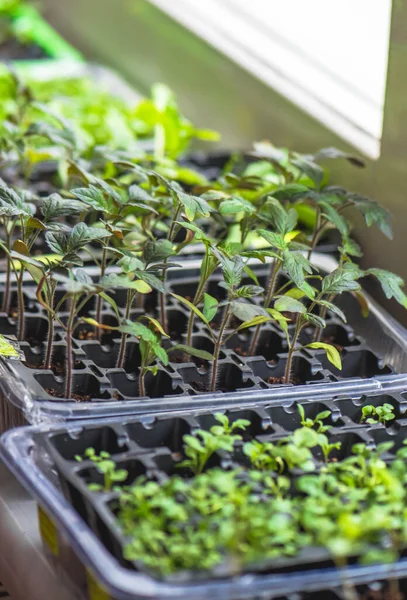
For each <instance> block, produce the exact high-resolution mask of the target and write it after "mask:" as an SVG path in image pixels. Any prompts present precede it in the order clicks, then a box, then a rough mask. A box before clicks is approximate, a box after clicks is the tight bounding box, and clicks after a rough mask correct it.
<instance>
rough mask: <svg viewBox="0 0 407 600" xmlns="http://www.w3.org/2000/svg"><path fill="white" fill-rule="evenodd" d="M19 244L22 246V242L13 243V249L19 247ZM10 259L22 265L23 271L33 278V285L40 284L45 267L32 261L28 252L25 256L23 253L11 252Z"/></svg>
mask: <svg viewBox="0 0 407 600" xmlns="http://www.w3.org/2000/svg"><path fill="white" fill-rule="evenodd" d="M21 244H23V242H21V240H16V241H15V242H14V245H13V247H14V248H16V247H21ZM24 245H25V244H24ZM27 250H28V249H27ZM10 257H11V258H12V259H16V260H19V261H20V262H21V263H22V264H23V265H24V267H25V269H26V270H27V271H28V272H29V273H30V275H31V277H32V278H33V280H34V281H35V283H37V284H39V283H40V281H41V280H42V278H43V275H44V271H45V270H46V268H45V265H43V264H42V263H40V262H39V261H36V260H35V259H33V258H32V257H31V256H30V255H29V252H28V254H27V255H26V254H25V253H24V254H21V253H19V252H16V251H15V250H14V251H13V252H11V253H10Z"/></svg>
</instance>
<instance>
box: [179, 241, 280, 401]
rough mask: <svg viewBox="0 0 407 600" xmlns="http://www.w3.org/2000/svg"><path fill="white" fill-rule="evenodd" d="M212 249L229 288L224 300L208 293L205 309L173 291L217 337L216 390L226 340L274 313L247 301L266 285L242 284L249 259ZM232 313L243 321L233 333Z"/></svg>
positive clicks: (213, 376) (212, 385)
mask: <svg viewBox="0 0 407 600" xmlns="http://www.w3.org/2000/svg"><path fill="white" fill-rule="evenodd" d="M212 252H213V253H214V255H215V256H216V258H217V259H218V261H219V264H220V267H221V269H222V273H223V278H224V281H223V282H222V286H223V287H224V288H225V289H226V290H227V298H226V300H225V301H224V302H221V303H219V302H218V301H217V300H216V299H215V298H213V297H212V296H210V295H209V294H206V293H204V306H203V310H202V312H201V311H200V309H199V308H197V307H196V306H195V305H194V304H193V303H192V302H190V301H189V300H186V299H185V298H183V297H182V296H179V295H178V294H173V296H174V298H176V299H177V300H178V301H179V302H181V303H182V304H184V305H185V306H187V307H188V308H189V309H190V310H191V311H193V312H194V313H195V315H196V316H197V317H198V318H199V319H200V320H201V321H202V322H203V323H204V325H206V328H207V331H208V333H209V335H210V337H211V339H212V341H213V344H214V350H213V356H212V372H211V377H210V383H209V391H211V392H214V391H215V390H216V384H217V379H218V366H219V355H220V351H221V348H222V346H223V344H225V343H226V342H227V341H228V340H229V339H230V338H232V337H233V336H234V335H235V334H236V333H237V332H238V331H241V330H243V329H247V328H249V327H255V326H256V325H258V324H260V323H265V322H266V321H270V320H271V316H270V314H269V313H267V312H266V311H265V310H264V309H263V308H261V307H258V306H256V305H255V304H249V303H248V302H245V299H251V298H253V297H255V296H257V295H258V294H260V293H261V292H262V291H263V288H261V287H259V286H255V285H244V286H241V285H240V284H241V281H242V277H243V273H244V268H245V263H244V262H243V259H242V258H241V257H240V256H234V257H233V258H229V257H228V256H226V255H225V254H224V253H223V252H221V251H220V250H218V249H214V248H213V249H212ZM218 311H219V312H220V313H221V315H222V316H221V321H220V325H219V329H218V330H217V331H216V330H215V331H214V329H213V328H212V326H211V323H212V321H213V320H214V318H215V316H216V315H217V314H218ZM273 312H275V314H276V315H277V316H278V317H280V318H281V319H283V320H284V317H282V315H280V314H279V313H278V312H277V311H273ZM232 316H234V317H236V318H237V319H238V320H239V321H242V323H241V324H240V325H237V326H233V327H232V331H231V333H226V331H227V330H228V328H229V327H230V320H231V318H232ZM186 351H187V352H189V353H191V354H193V353H194V349H193V348H191V347H188V348H187V349H186Z"/></svg>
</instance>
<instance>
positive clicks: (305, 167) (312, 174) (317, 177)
mask: <svg viewBox="0 0 407 600" xmlns="http://www.w3.org/2000/svg"><path fill="white" fill-rule="evenodd" d="M291 162H292V163H293V165H295V166H296V167H297V168H298V169H299V170H300V171H302V172H303V173H305V175H307V177H309V178H310V179H311V181H313V182H314V183H315V185H316V187H317V188H319V187H320V185H321V183H322V182H323V180H324V175H325V174H324V170H323V169H322V167H320V166H319V165H317V163H315V162H313V160H311V159H308V158H306V157H305V156H298V158H295V159H294V160H292V161H291Z"/></svg>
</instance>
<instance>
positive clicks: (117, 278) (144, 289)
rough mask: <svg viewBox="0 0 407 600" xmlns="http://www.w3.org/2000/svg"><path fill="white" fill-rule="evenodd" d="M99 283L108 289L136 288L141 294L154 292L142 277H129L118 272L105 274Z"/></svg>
mask: <svg viewBox="0 0 407 600" xmlns="http://www.w3.org/2000/svg"><path fill="white" fill-rule="evenodd" d="M98 285H100V286H102V287H104V288H105V289H108V290H114V289H115V288H121V289H126V290H136V291H137V292H139V293H140V294H149V293H150V292H152V288H151V287H150V286H149V285H148V283H146V282H145V281H142V280H141V279H133V280H132V279H129V277H128V276H127V275H119V274H117V273H109V274H108V275H104V276H103V277H102V278H101V279H100V280H99V283H98Z"/></svg>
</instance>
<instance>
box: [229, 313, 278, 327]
mask: <svg viewBox="0 0 407 600" xmlns="http://www.w3.org/2000/svg"><path fill="white" fill-rule="evenodd" d="M267 321H271V318H270V317H268V316H266V315H258V316H257V317H254V318H253V319H250V320H249V321H245V322H244V323H242V324H241V325H239V327H238V328H237V329H236V331H240V330H241V329H248V328H249V327H257V325H262V324H263V323H266V322H267Z"/></svg>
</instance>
